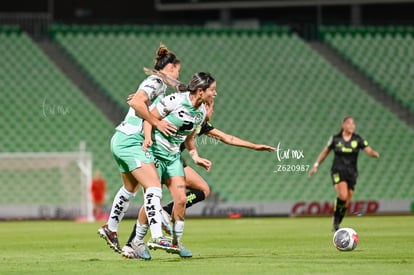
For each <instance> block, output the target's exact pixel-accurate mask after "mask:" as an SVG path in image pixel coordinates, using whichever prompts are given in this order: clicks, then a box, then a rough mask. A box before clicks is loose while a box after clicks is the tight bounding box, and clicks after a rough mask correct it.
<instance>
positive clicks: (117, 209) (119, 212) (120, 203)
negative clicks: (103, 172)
mask: <svg viewBox="0 0 414 275" xmlns="http://www.w3.org/2000/svg"><path fill="white" fill-rule="evenodd" d="M134 196H135V193H131V192H129V191H128V190H126V189H125V187H124V186H122V187H121V188H120V189H119V191H118V193H116V195H115V198H114V201H113V203H112V208H111V213H110V215H109V219H108V228H109V230H111V231H112V232H117V231H118V225H119V223H120V222H121V221H122V218H123V217H124V215H125V212H126V211H127V210H128V206H129V201H130V199H131V198H133V197H134Z"/></svg>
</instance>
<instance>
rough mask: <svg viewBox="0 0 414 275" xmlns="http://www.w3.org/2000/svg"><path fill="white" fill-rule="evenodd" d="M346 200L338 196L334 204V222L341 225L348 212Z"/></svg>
mask: <svg viewBox="0 0 414 275" xmlns="http://www.w3.org/2000/svg"><path fill="white" fill-rule="evenodd" d="M345 204H346V201H343V200H341V199H340V198H336V201H335V204H334V223H335V224H337V225H339V224H340V223H341V222H342V219H343V218H344V216H345V213H346V207H345Z"/></svg>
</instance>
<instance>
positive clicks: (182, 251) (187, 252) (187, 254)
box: [178, 243, 193, 258]
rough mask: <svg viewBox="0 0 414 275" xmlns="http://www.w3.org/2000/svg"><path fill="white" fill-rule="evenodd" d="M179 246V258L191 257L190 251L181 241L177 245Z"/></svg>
mask: <svg viewBox="0 0 414 275" xmlns="http://www.w3.org/2000/svg"><path fill="white" fill-rule="evenodd" d="M178 247H179V248H180V251H179V252H178V255H180V257H181V258H190V257H193V253H191V251H190V250H188V249H187V248H185V247H184V246H183V244H182V243H180V244H179V245H178Z"/></svg>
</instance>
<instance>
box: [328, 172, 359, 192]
mask: <svg viewBox="0 0 414 275" xmlns="http://www.w3.org/2000/svg"><path fill="white" fill-rule="evenodd" d="M357 176H358V174H357V173H356V172H353V171H352V172H351V171H331V179H332V184H333V185H335V184H338V183H340V182H341V181H345V182H346V183H347V184H348V188H349V189H351V190H354V189H355V185H356V179H357Z"/></svg>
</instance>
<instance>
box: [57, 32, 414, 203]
mask: <svg viewBox="0 0 414 275" xmlns="http://www.w3.org/2000/svg"><path fill="white" fill-rule="evenodd" d="M81 29H82V31H79V30H76V29H69V30H65V31H64V32H62V31H60V30H59V28H56V30H55V33H54V37H55V38H56V41H57V42H58V43H60V44H61V45H63V47H64V48H65V49H66V50H67V51H68V52H69V53H70V54H71V55H72V56H73V57H74V58H75V59H76V60H77V62H79V64H80V65H81V66H82V67H83V68H84V69H85V70H86V71H87V72H88V73H89V74H90V75H91V76H92V77H93V78H94V79H96V81H97V82H99V83H100V84H101V85H102V87H104V89H105V90H106V91H107V92H108V94H110V95H111V96H112V97H113V98H114V99H116V100H118V101H119V102H124V101H125V97H126V96H127V94H128V93H130V92H132V91H134V89H136V85H137V84H138V83H139V82H140V81H141V80H142V79H143V78H144V77H145V76H144V74H143V73H142V71H141V69H142V67H143V66H152V59H153V57H154V53H155V49H156V48H157V47H158V45H159V43H160V42H163V43H165V44H166V45H167V46H168V47H169V48H170V49H171V50H173V51H174V52H175V53H176V54H177V55H178V56H179V57H180V58H181V59H182V71H181V77H180V78H181V79H182V80H183V81H187V80H188V79H189V78H190V76H191V74H192V73H193V72H196V71H202V70H205V71H210V72H212V73H213V75H214V76H216V78H217V81H218V88H217V90H218V97H217V99H216V110H215V115H214V117H213V124H214V125H215V126H216V127H217V128H219V129H220V130H223V131H225V132H228V133H232V134H234V135H237V136H239V137H242V138H245V139H248V140H252V141H255V142H258V143H268V144H272V145H274V146H276V145H277V144H278V143H279V142H280V144H281V146H282V147H283V148H284V149H286V150H287V149H290V150H292V149H299V150H302V151H303V152H304V155H305V158H304V159H299V160H294V159H290V160H284V161H282V162H279V161H278V160H277V158H276V154H275V153H262V152H254V151H250V150H247V149H241V148H232V147H230V146H228V145H224V144H220V143H219V144H216V143H215V142H214V141H212V140H210V139H208V138H204V139H203V140H204V142H203V143H201V144H199V151H200V154H201V155H203V156H205V157H208V158H210V159H211V160H212V161H213V168H212V171H211V172H209V173H206V172H204V171H202V170H201V169H198V168H196V169H197V170H198V171H199V172H200V173H201V174H202V175H203V176H204V177H205V178H206V179H207V180H208V181H209V182H210V184H211V185H212V187H213V191H214V192H218V193H219V194H220V196H221V198H223V199H225V200H228V201H251V200H256V201H274V200H278V201H289V200H329V201H330V200H331V199H332V197H333V196H334V191H333V190H332V187H331V182H330V179H329V166H330V162H331V161H332V156H331V157H330V158H328V159H327V161H326V163H324V164H323V165H322V166H321V168H320V172H319V173H318V174H317V175H315V176H314V177H313V178H312V179H309V178H308V176H307V173H306V172H279V173H276V172H274V170H275V169H276V168H277V166H278V165H289V164H300V165H312V163H313V162H314V160H315V159H316V157H317V155H318V153H319V152H320V150H322V148H323V146H324V145H325V142H326V141H327V139H328V137H329V135H331V134H333V133H335V132H337V131H338V129H339V127H340V123H341V119H342V118H343V117H344V116H345V115H353V116H354V117H355V119H356V123H357V126H358V132H361V134H362V135H363V136H364V137H366V138H367V139H368V140H369V141H370V142H371V144H372V146H373V147H374V148H375V149H377V150H378V151H379V152H380V153H382V157H381V158H380V159H379V160H372V159H369V160H368V158H367V157H366V156H364V154H363V153H361V157H360V158H361V160H360V170H361V173H360V174H361V175H360V178H359V182H360V183H359V184H358V187H357V190H358V192H357V193H356V195H355V199H372V198H375V199H382V198H387V199H398V198H407V197H408V196H412V195H413V191H412V190H411V189H409V188H407V187H406V186H410V182H409V179H408V178H404V177H398V182H397V179H396V176H395V175H405V174H408V173H409V171H410V164H409V162H404V164H401V162H400V161H397V159H399V157H400V156H402V155H404V153H405V152H407V151H409V150H410V143H411V141H410V140H411V139H412V138H413V135H414V132H413V130H412V129H411V128H409V127H407V126H406V125H405V124H404V123H402V122H401V121H399V120H398V118H397V117H396V116H395V115H393V114H392V113H390V112H389V111H388V110H387V109H385V108H384V107H382V106H381V105H380V104H379V103H377V102H376V101H374V100H373V99H372V98H370V97H369V96H368V95H367V94H366V93H364V91H362V90H361V89H360V88H358V87H357V86H356V85H355V84H353V83H352V81H350V80H349V79H347V78H346V77H344V76H343V75H341V73H339V72H338V71H337V70H336V69H335V68H333V67H332V66H331V65H330V64H329V63H328V62H326V61H325V60H324V59H323V58H322V57H321V56H319V55H318V54H317V53H316V52H314V51H313V50H312V49H311V48H310V47H308V46H307V45H306V43H304V42H303V41H302V40H301V39H300V38H298V37H297V36H296V35H293V34H291V33H289V31H288V30H287V29H284V30H282V31H281V30H280V29H278V30H277V31H275V30H274V29H273V31H272V30H271V28H270V29H267V30H266V31H232V30H226V31H220V30H203V29H195V28H188V27H187V28H186V27H181V28H180V27H178V28H172V29H171V28H165V29H164V28H151V27H137V26H129V27H125V26H124V27H119V26H118V27H113V28H94V29H92V28H90V29H87V28H81ZM373 32H374V30H372V29H367V30H364V33H367V34H370V35H372V34H373ZM374 34H375V33H374ZM375 35H376V34H375ZM383 35H384V34H383V32H381V34H380V36H381V37H382V36H383ZM324 37H325V39H327V40H328V39H331V40H332V43H333V44H335V45H339V46H338V47H337V48H338V49H342V48H341V47H340V45H348V47H347V49H348V50H349V49H352V51H353V52H352V54H357V53H358V50H359V42H360V40H361V37H362V36H361V35H360V31H359V30H358V29H355V30H353V32H352V33H349V32H347V29H346V28H345V27H344V28H341V29H335V31H333V30H332V31H329V30H326V32H325V33H324ZM353 41H354V42H353ZM355 41H358V42H355ZM258 45H260V47H258ZM340 51H341V50H340ZM360 56H361V57H363V58H365V59H364V62H365V63H364V64H367V65H370V64H371V66H373V67H375V66H377V67H378V65H377V64H375V63H373V62H372V58H370V55H369V54H365V53H364V54H360ZM349 59H350V60H351V58H350V57H349ZM351 61H352V60H351ZM372 63H373V64H372ZM360 66H362V65H360ZM380 67H381V66H380ZM406 98H407V99H408V98H409V97H408V96H407V97H406ZM359 129H360V131H359ZM396 137H399V139H398V142H396V140H397V139H396ZM200 140H201V139H200ZM187 157H188V156H187ZM390 165H391V166H392V167H391V168H390V167H389V166H390ZM390 169H391V171H392V175H393V176H389V177H386V178H385V177H384V174H386V173H385V172H378V171H389V170H390ZM390 181H391V182H392V184H390ZM384 188H385V189H384ZM404 188H405V189H404ZM407 189H408V191H409V192H408V195H407V193H404V192H405V191H407Z"/></svg>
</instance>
